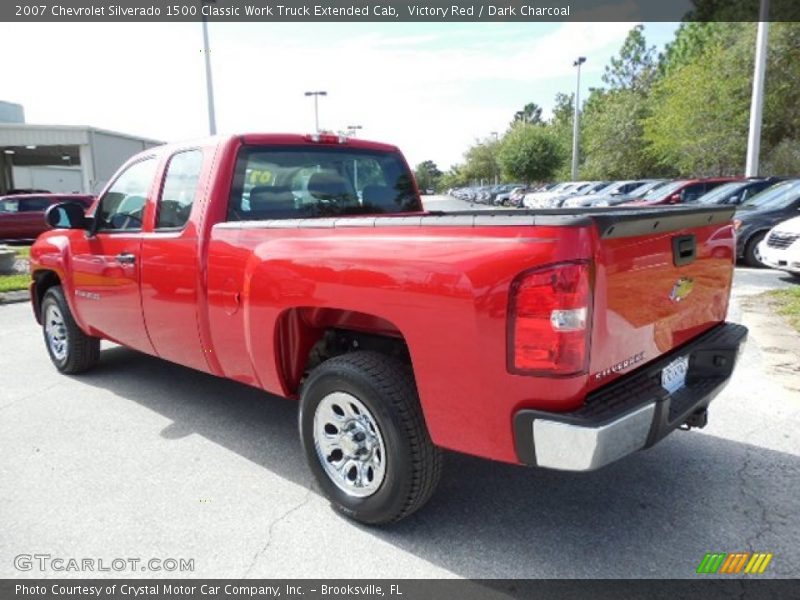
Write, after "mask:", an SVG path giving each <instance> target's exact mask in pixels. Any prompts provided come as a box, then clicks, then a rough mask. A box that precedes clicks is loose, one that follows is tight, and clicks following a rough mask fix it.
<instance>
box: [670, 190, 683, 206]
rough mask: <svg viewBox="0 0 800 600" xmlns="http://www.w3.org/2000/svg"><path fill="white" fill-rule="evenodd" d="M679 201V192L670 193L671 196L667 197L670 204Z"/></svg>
mask: <svg viewBox="0 0 800 600" xmlns="http://www.w3.org/2000/svg"><path fill="white" fill-rule="evenodd" d="M680 201H681V194H680V192H678V193H676V194H672V196H670V197H669V203H670V204H677V203H678V202H680Z"/></svg>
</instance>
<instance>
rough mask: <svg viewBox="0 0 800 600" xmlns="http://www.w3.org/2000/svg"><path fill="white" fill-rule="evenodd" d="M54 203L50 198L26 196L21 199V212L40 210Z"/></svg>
mask: <svg viewBox="0 0 800 600" xmlns="http://www.w3.org/2000/svg"><path fill="white" fill-rule="evenodd" d="M50 204H52V201H51V200H49V199H48V198H24V199H22V200H20V201H19V212H39V211H43V210H44V209H46V208H47V207H48V206H50Z"/></svg>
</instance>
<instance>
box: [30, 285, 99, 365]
mask: <svg viewBox="0 0 800 600" xmlns="http://www.w3.org/2000/svg"><path fill="white" fill-rule="evenodd" d="M41 310H42V333H43V334H44V342H45V345H46V346H47V352H48V354H49V355H50V360H51V361H53V364H54V365H55V367H56V369H58V370H59V371H61V372H62V373H67V374H75V373H81V372H83V371H86V370H88V369H90V368H92V367H93V366H94V365H95V363H97V361H98V359H99V358H100V340H99V339H98V338H96V337H92V336H89V335H86V334H85V333H84V332H83V331H82V330H81V328H80V327H78V325H77V323H75V319H74V318H73V317H72V312H70V310H69V304H67V299H66V298H65V297H64V291H63V290H62V289H61V286H60V285H56V286H53V287H51V288H50V289H48V290H47V292H46V293H45V295H44V298H43V299H42V307H41Z"/></svg>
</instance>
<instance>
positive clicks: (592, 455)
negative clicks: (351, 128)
mask: <svg viewBox="0 0 800 600" xmlns="http://www.w3.org/2000/svg"><path fill="white" fill-rule="evenodd" d="M731 215H732V209H731V208H729V207H724V206H723V207H716V206H712V207H705V206H703V207H699V208H698V207H686V208H682V207H679V208H669V209H661V208H652V209H651V208H648V209H642V210H630V209H628V210H607V211H603V210H594V211H591V212H582V211H581V209H554V210H540V211H522V212H514V213H508V212H502V211H497V212H492V211H463V212H457V213H450V214H443V213H436V212H426V211H425V210H424V208H423V206H422V204H421V202H420V196H419V192H418V190H417V188H416V184H415V182H414V179H413V176H412V174H411V172H410V170H409V168H408V165H407V164H406V161H405V160H404V159H403V157H402V155H401V154H400V152H399V151H398V150H397V148H395V147H393V146H389V145H384V144H378V143H373V142H366V141H362V140H354V139H345V138H339V137H331V136H301V135H266V134H248V135H242V136H234V137H222V138H213V139H210V140H206V141H201V142H197V143H192V144H178V145H166V146H161V147H158V148H153V149H149V150H147V151H145V152H144V153H142V154H140V155H138V156H136V157H134V158H132V159H131V160H130V161H129V162H128V163H127V164H125V165H124V166H123V167H122V168H121V169H120V171H119V172H118V174H117V175H116V176H115V177H114V178H113V179H112V181H111V182H110V184H109V185H108V186H107V188H106V189H105V191H103V193H102V194H100V196H99V198H98V200H97V201H96V203H95V206H94V208H93V210H90V211H88V213H87V214H86V215H84V211H83V208H82V207H79V206H77V205H70V204H62V205H58V206H57V207H54V208H53V209H51V210H50V212H49V213H48V215H47V219H48V222H49V223H51V225H54V226H55V228H54V229H53V230H52V231H49V232H47V233H45V234H43V235H42V236H41V237H39V239H38V240H37V241H36V243H35V245H34V246H33V248H32V250H31V261H32V279H33V280H32V283H31V290H30V291H31V298H32V301H33V310H34V313H35V315H36V318H37V319H38V321H39V322H40V324H41V325H42V328H43V332H44V339H45V342H46V346H47V350H48V352H49V354H50V357H51V359H52V361H53V363H54V364H55V366H56V368H58V369H59V370H60V371H63V372H65V373H78V372H81V371H84V370H86V369H88V368H90V367H91V366H92V365H94V364H95V363H96V362H97V361H98V358H99V348H100V339H107V340H112V341H114V342H117V343H120V344H124V345H125V346H129V347H131V348H134V349H136V350H139V351H142V352H146V353H148V354H152V355H155V356H158V357H162V358H164V359H166V360H169V361H173V362H176V363H180V364H182V365H186V366H189V367H192V368H195V369H197V370H200V371H205V372H207V373H211V374H214V375H217V376H219V377H226V378H230V379H233V380H236V381H239V382H243V383H246V384H248V385H252V386H256V387H258V388H261V389H264V390H266V391H268V392H271V393H273V394H279V395H282V396H285V397H287V398H296V399H299V404H300V411H299V413H300V415H299V428H300V437H301V439H302V442H303V445H304V449H305V452H306V454H307V458H308V461H309V465H310V467H311V469H312V471H313V473H314V475H315V476H316V478H317V479H318V481H319V484H320V486H321V488H322V490H323V491H324V493H325V494H326V495H327V496H328V497H329V498H330V500H331V501H332V504H333V505H334V506H335V507H336V508H337V509H339V510H340V511H342V512H343V513H345V514H347V515H349V516H351V517H352V518H354V519H357V520H359V521H361V522H364V523H371V524H377V523H385V522H389V521H394V520H397V519H400V518H402V517H404V516H406V515H408V514H410V513H412V512H413V511H415V510H416V509H418V508H419V507H420V506H422V505H423V504H424V503H425V501H426V500H427V499H428V498H429V497H430V495H431V494H432V492H433V490H434V487H435V485H436V483H437V480H438V478H439V473H440V468H441V467H440V466H441V449H450V450H455V451H459V452H465V453H469V454H473V455H478V456H482V457H486V458H490V459H495V460H499V461H506V462H510V463H518V464H525V465H531V466H541V467H549V468H554V469H562V470H574V471H585V470H591V469H596V468H598V467H601V466H603V465H606V464H608V463H610V462H612V461H615V460H617V459H620V458H622V457H623V456H625V455H627V454H630V453H632V452H634V451H636V450H639V449H642V448H646V447H649V446H651V445H653V444H654V443H656V442H657V441H658V440H660V439H661V438H662V437H664V436H665V435H666V434H668V433H669V432H671V431H672V430H674V429H676V428H678V427H679V426H683V425H687V426H689V427H692V426H695V427H702V426H703V425H704V424H705V422H706V414H707V412H706V409H707V407H708V405H709V403H710V402H711V400H712V398H713V397H714V396H715V395H716V394H717V393H718V392H719V391H720V390H721V389H722V388H723V387H724V385H725V384H726V383H727V381H728V379H729V377H730V375H731V372H732V369H733V367H734V364H735V362H736V359H737V356H738V354H739V348H740V346H741V344H742V343H743V341H744V339H745V337H746V329H745V328H743V327H741V326H739V325H736V324H731V323H726V322H725V315H726V311H727V307H728V299H729V293H730V286H731V279H732V273H733V262H734V250H735V242H734V233H733V227H732V225H731V222H730V219H731ZM712 245H713V247H714V252H713V253H712V252H711V246H712ZM265 443H268V442H267V441H265Z"/></svg>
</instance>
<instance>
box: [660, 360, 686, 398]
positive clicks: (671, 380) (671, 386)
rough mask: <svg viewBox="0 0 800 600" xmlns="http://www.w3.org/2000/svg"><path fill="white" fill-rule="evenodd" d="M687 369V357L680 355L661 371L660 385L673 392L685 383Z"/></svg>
mask: <svg viewBox="0 0 800 600" xmlns="http://www.w3.org/2000/svg"><path fill="white" fill-rule="evenodd" d="M688 370H689V357H688V356H681V357H680V358H676V359H675V360H673V361H672V362H671V363H669V364H668V365H667V366H666V367H664V370H663V371H661V387H663V388H664V389H665V390H667V391H668V392H669V393H670V394H674V393H675V392H677V391H678V390H679V389H681V388H682V387H683V386H685V385H686V372H687V371H688Z"/></svg>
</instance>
